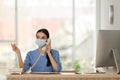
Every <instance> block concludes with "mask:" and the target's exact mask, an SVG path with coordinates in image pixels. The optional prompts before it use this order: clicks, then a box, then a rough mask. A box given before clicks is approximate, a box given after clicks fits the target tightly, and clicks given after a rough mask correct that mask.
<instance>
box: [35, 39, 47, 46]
mask: <svg viewBox="0 0 120 80" xmlns="http://www.w3.org/2000/svg"><path fill="white" fill-rule="evenodd" d="M35 42H36V44H37V45H38V46H39V47H43V46H44V45H45V44H46V40H44V39H36V41H35Z"/></svg>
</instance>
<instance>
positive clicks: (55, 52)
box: [51, 49, 59, 56]
mask: <svg viewBox="0 0 120 80" xmlns="http://www.w3.org/2000/svg"><path fill="white" fill-rule="evenodd" d="M51 54H52V55H53V56H59V51H58V50H55V49H51Z"/></svg>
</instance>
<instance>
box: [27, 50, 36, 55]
mask: <svg viewBox="0 0 120 80" xmlns="http://www.w3.org/2000/svg"><path fill="white" fill-rule="evenodd" d="M35 53H37V49H35V50H31V51H29V52H28V53H27V55H35Z"/></svg>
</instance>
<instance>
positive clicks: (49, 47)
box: [46, 39, 51, 54]
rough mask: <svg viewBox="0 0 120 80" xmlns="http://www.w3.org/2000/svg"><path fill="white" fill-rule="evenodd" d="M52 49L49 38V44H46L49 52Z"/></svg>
mask: <svg viewBox="0 0 120 80" xmlns="http://www.w3.org/2000/svg"><path fill="white" fill-rule="evenodd" d="M50 50H51V40H50V39H49V41H48V44H46V52H47V54H49V53H50Z"/></svg>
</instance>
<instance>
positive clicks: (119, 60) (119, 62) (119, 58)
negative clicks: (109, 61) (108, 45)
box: [110, 49, 120, 74]
mask: <svg viewBox="0 0 120 80" xmlns="http://www.w3.org/2000/svg"><path fill="white" fill-rule="evenodd" d="M110 54H112V55H113V58H114V61H115V65H116V73H117V74H120V54H119V52H118V50H117V49H111V51H110Z"/></svg>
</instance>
